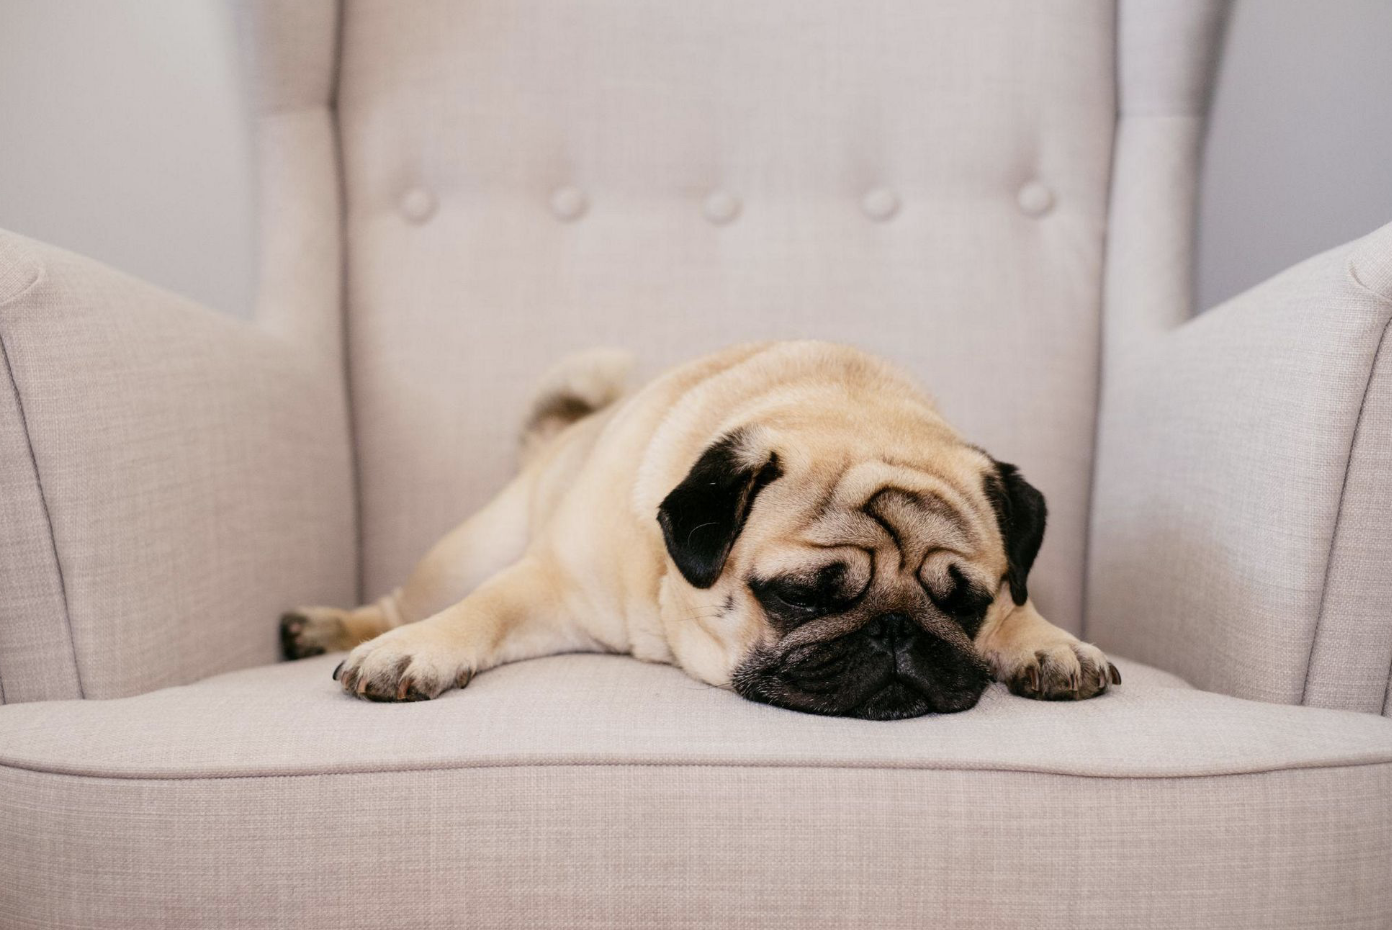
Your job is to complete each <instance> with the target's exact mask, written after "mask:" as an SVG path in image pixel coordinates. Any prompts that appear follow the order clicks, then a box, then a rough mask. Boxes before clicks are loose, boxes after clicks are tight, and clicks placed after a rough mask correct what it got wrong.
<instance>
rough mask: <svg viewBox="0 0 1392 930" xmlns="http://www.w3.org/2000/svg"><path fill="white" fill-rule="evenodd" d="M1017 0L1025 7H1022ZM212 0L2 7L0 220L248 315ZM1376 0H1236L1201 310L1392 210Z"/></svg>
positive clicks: (244, 180) (1216, 124) (248, 181)
mask: <svg viewBox="0 0 1392 930" xmlns="http://www.w3.org/2000/svg"><path fill="white" fill-rule="evenodd" d="M1022 2H1024V0H1022ZM235 42H236V33H235V25H234V23H233V19H232V14H231V11H230V5H229V4H228V3H227V2H226V0H0V227H4V228H7V229H12V230H14V231H16V232H20V233H23V234H25V235H29V236H32V237H34V238H37V239H42V240H44V241H47V242H51V243H53V244H55V245H60V246H63V247H65V248H68V249H71V250H73V251H76V252H80V253H82V254H85V255H89V256H91V257H93V258H97V259H100V260H102V261H105V262H108V263H109V264H112V265H114V266H116V267H118V268H121V269H123V270H126V271H129V272H131V273H133V274H136V275H138V276H140V277H143V278H146V279H147V280H149V281H152V282H154V283H157V284H160V285H163V286H164V287H167V288H169V289H171V290H174V291H177V292H179V293H181V294H185V295H187V296H190V297H193V298H195V299H197V300H199V301H201V302H203V303H205V304H207V305H208V306H210V307H213V308H216V309H219V310H222V311H224V312H227V313H231V314H234V315H237V316H247V315H249V314H250V309H251V305H252V301H253V296H254V292H255V261H254V257H253V256H254V239H253V237H254V224H253V210H254V203H253V199H252V197H253V184H252V178H251V173H250V172H251V152H250V139H249V138H248V135H247V125H246V122H245V115H244V110H243V105H242V100H241V97H240V93H239V89H238V86H237V71H236V68H237V61H236V44H235ZM1389 50H1392V0H1237V2H1236V3H1235V4H1234V9H1233V15H1232V19H1231V21H1230V23H1229V28H1228V35H1227V48H1226V52H1225V55H1224V59H1223V64H1222V68H1221V71H1220V74H1219V80H1218V87H1217V95H1216V98H1215V100H1214V107H1213V118H1212V123H1211V128H1210V132H1209V139H1208V146H1207V151H1206V154H1205V163H1204V176H1203V182H1202V193H1201V203H1200V214H1199V269H1198V271H1199V274H1198V285H1197V287H1198V295H1197V297H1198V305H1199V306H1200V307H1201V308H1205V309H1206V308H1208V307H1211V306H1212V305H1214V304H1216V303H1218V302H1219V301H1222V300H1223V299H1225V298H1227V297H1230V296H1232V295H1233V294H1236V293H1238V292H1239V291H1241V290H1243V289H1245V288H1247V287H1249V286H1250V285H1252V284H1255V283H1257V282H1259V281H1261V280H1263V279H1264V278H1266V277H1268V276H1270V275H1271V274H1273V273H1275V272H1277V271H1280V270H1281V269H1282V268H1285V267H1286V266H1288V265H1290V264H1292V263H1294V262H1297V261H1300V260H1301V259H1304V258H1307V257H1309V256H1311V255H1313V254H1315V253H1317V252H1319V251H1322V250H1324V249H1326V248H1329V247H1331V246H1334V245H1337V244H1339V243H1341V242H1344V241H1346V240H1349V239H1352V238H1355V237H1356V236H1359V235H1361V234H1363V233H1366V232H1368V231H1370V230H1372V229H1374V228H1376V227H1378V226H1381V225H1382V224H1384V223H1387V222H1392V51H1389Z"/></svg>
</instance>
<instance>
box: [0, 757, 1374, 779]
mask: <svg viewBox="0 0 1392 930" xmlns="http://www.w3.org/2000/svg"><path fill="white" fill-rule="evenodd" d="M1369 766H1392V759H1371V760H1365V761H1354V762H1335V763H1330V764H1321V763H1313V764H1309V765H1285V766H1275V767H1269V768H1254V769H1244V770H1236V771H1231V772H1199V773H1195V774H1191V775H1185V774H1174V773H1167V774H1159V775H1106V774H1093V773H1088V772H1057V771H1051V770H1049V769H1040V768H1028V767H1023V766H1022V767H1019V768H1012V767H1007V766H1000V765H994V766H993V765H957V766H926V765H884V764H872V765H854V764H846V763H828V764H825V765H819V764H816V763H808V762H795V763H782V762H777V761H768V762H701V761H689V762H656V761H645V760H641V759H640V760H631V759H622V760H613V761H605V760H593V761H578V762H577V761H546V760H538V761H532V762H496V763H494V762H475V763H467V764H463V765H450V764H443V765H421V766H413V767H409V768H377V769H348V770H344V771H331V772H249V773H242V774H227V775H110V774H108V775H98V774H93V773H91V772H71V771H63V770H62V769H56V768H45V767H43V766H39V765H24V764H23V763H15V762H0V770H4V769H10V770H12V771H19V772H34V773H36V774H41V775H56V776H60V777H63V778H86V779H100V780H103V781H135V782H165V781H172V782H183V781H186V782H202V781H229V780H233V781H235V780H251V779H261V778H339V777H344V776H355V775H396V774H403V775H411V774H418V773H422V772H462V771H475V770H479V769H544V768H595V769H601V768H624V767H629V768H674V769H687V768H696V769H804V770H813V769H833V770H837V771H875V772H1004V773H1011V774H1018V775H1050V776H1057V777H1059V778H1086V779H1102V780H1107V781H1165V780H1172V781H1177V780H1186V781H1187V780H1191V779H1204V778H1235V777H1239V776H1242V775H1270V774H1276V773H1281V772H1306V771H1335V770H1339V769H1353V768H1367V767H1369Z"/></svg>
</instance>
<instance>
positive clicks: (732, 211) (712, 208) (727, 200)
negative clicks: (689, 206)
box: [701, 191, 740, 226]
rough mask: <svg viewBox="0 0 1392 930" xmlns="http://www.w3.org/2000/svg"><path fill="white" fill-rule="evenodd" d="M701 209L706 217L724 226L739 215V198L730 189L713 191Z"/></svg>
mask: <svg viewBox="0 0 1392 930" xmlns="http://www.w3.org/2000/svg"><path fill="white" fill-rule="evenodd" d="M701 210H702V212H703V213H705V214H706V219H708V220H710V221H711V222H712V223H715V224H717V225H722V226H723V225H724V224H726V223H728V222H730V221H731V220H733V219H734V218H735V217H737V216H739V212H740V202H739V198H737V197H736V196H735V195H734V194H732V193H730V192H729V191H712V192H711V194H710V196H709V197H707V198H706V202H705V205H704V206H703V207H702V208H701Z"/></svg>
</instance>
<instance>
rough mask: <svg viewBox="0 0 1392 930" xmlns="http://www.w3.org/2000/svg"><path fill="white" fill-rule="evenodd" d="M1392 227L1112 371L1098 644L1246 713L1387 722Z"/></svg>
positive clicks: (1099, 477) (1160, 341)
mask: <svg viewBox="0 0 1392 930" xmlns="http://www.w3.org/2000/svg"><path fill="white" fill-rule="evenodd" d="M1389 298H1392V226H1386V227H1383V228H1382V229H1380V230H1378V231H1377V232H1375V233H1373V234H1371V235H1369V236H1367V237H1366V238H1364V239H1362V240H1359V241H1357V242H1354V243H1352V244H1350V245H1346V246H1342V247H1340V248H1336V249H1334V250H1332V251H1330V252H1327V253H1325V254H1323V255H1320V256H1318V257H1316V258H1313V259H1311V260H1309V261H1307V262H1305V263H1303V264H1301V265H1298V266H1296V267H1295V268H1292V269H1291V270H1289V271H1287V272H1285V273H1283V274H1281V275H1279V276H1277V277H1275V278H1273V279H1272V280H1270V281H1268V282H1266V283H1264V284H1262V285H1260V286H1258V287H1256V288H1254V289H1253V290H1251V291H1248V292H1247V293H1245V294H1243V295H1241V296H1239V297H1237V298H1234V299H1233V300H1231V301H1229V302H1228V303H1226V304H1224V305H1222V306H1220V307H1218V308H1217V309H1215V310H1212V311H1211V312H1209V313H1207V314H1204V315H1202V316H1199V317H1196V318H1194V319H1193V320H1190V321H1189V322H1187V323H1186V324H1184V325H1182V326H1180V327H1178V328H1176V329H1174V330H1172V331H1170V332H1168V333H1165V334H1163V335H1161V336H1160V337H1158V338H1155V339H1152V340H1149V341H1148V342H1146V343H1145V344H1133V345H1131V346H1129V347H1127V349H1126V351H1125V353H1124V356H1123V357H1122V358H1119V359H1114V360H1110V361H1109V365H1108V368H1107V370H1106V374H1105V386H1104V395H1103V396H1104V399H1103V406H1102V411H1101V422H1100V426H1099V433H1098V460H1097V462H1098V464H1097V473H1096V479H1095V484H1094V500H1093V514H1092V532H1091V538H1090V544H1089V545H1090V558H1089V566H1088V626H1087V632H1088V635H1089V636H1090V637H1092V638H1094V639H1095V640H1096V641H1097V642H1098V643H1099V644H1100V645H1102V646H1103V647H1104V648H1108V649H1114V650H1116V651H1117V652H1119V653H1120V654H1122V655H1126V656H1129V657H1131V658H1135V659H1139V660H1141V661H1143V662H1148V663H1152V664H1155V665H1158V666H1161V667H1163V668H1166V669H1169V670H1171V671H1174V672H1176V673H1178V674H1180V675H1182V676H1184V677H1185V678H1187V679H1188V680H1189V681H1191V682H1192V683H1193V684H1195V685H1197V686H1199V687H1202V688H1207V689H1210V690H1215V691H1222V692H1226V693H1228V694H1233V695H1236V696H1239V697H1247V698H1254V699H1259V700H1265V701H1272V702H1279V703H1288V704H1299V703H1306V704H1314V705H1320V706H1328V707H1342V708H1347V709H1357V710H1363V711H1371V712H1375V713H1381V712H1383V710H1384V708H1385V706H1386V704H1385V702H1386V700H1387V686H1388V669H1389V666H1392V529H1389V528H1390V527H1392V519H1390V518H1392V357H1390V356H1392V340H1388V339H1387V338H1386V334H1387V329H1388V319H1389V317H1392V300H1390V299H1389Z"/></svg>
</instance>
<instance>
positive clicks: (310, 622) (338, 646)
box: [280, 592, 401, 659]
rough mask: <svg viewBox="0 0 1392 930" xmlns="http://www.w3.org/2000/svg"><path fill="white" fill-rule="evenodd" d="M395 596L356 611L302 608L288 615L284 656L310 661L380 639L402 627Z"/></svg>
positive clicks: (282, 645) (282, 643) (284, 619)
mask: <svg viewBox="0 0 1392 930" xmlns="http://www.w3.org/2000/svg"><path fill="white" fill-rule="evenodd" d="M395 594H396V592H393V593H392V594H391V595H388V596H387V597H384V598H382V599H381V600H380V601H378V602H377V603H375V604H365V605H363V606H362V607H355V608H353V609H352V610H340V609H339V608H337V607H301V608H299V609H298V610H293V611H291V612H290V613H288V614H285V615H284V616H282V617H281V618H280V649H281V652H282V653H283V654H284V655H285V658H287V659H306V658H309V657H310V656H317V655H323V654H324V653H326V652H341V651H342V650H344V649H352V648H353V647H354V646H356V645H357V644H358V643H365V642H367V641H368V640H369V639H372V638H373V637H374V636H380V635H381V634H383V633H385V632H386V631H387V630H390V629H391V628H392V627H394V626H399V625H400V624H401V620H400V617H399V615H398V614H397V613H396V611H395Z"/></svg>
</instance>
